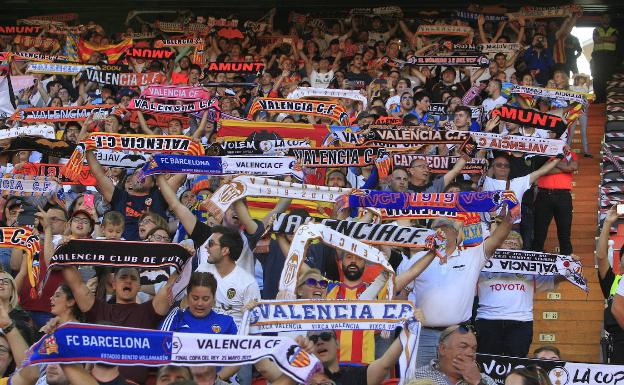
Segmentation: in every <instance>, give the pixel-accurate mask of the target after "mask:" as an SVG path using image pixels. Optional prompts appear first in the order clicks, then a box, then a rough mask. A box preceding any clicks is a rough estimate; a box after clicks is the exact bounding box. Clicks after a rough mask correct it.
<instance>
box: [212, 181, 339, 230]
mask: <svg viewBox="0 0 624 385" xmlns="http://www.w3.org/2000/svg"><path fill="white" fill-rule="evenodd" d="M350 192H351V189H349V188H340V187H326V186H314V185H307V184H299V183H292V182H282V181H278V180H274V179H267V178H260V177H249V176H237V177H236V178H234V179H232V180H231V181H230V182H229V183H226V184H224V185H222V186H221V187H219V188H218V189H217V191H215V193H214V194H212V197H211V198H210V199H207V200H205V201H203V202H202V204H201V205H200V210H205V211H208V212H209V213H210V214H211V215H212V216H214V217H215V219H216V220H217V222H220V221H221V219H223V215H224V213H225V211H226V210H227V209H228V208H229V207H230V206H231V205H232V203H234V202H235V201H237V200H239V199H242V198H244V197H247V196H255V197H281V198H294V199H305V200H311V201H318V202H332V203H333V202H335V201H336V199H338V198H339V197H340V196H341V195H342V194H348V193H350Z"/></svg>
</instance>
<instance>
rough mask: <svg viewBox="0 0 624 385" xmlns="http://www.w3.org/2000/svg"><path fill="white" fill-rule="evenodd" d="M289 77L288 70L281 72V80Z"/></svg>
mask: <svg viewBox="0 0 624 385" xmlns="http://www.w3.org/2000/svg"><path fill="white" fill-rule="evenodd" d="M289 75H290V71H288V70H283V71H282V77H283V78H287V77H288V76H289Z"/></svg>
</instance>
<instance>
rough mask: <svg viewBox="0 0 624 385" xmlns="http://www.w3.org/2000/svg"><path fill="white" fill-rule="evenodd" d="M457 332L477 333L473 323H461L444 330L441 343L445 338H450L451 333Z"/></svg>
mask: <svg viewBox="0 0 624 385" xmlns="http://www.w3.org/2000/svg"><path fill="white" fill-rule="evenodd" d="M455 332H459V334H467V333H472V334H476V333H475V329H474V327H473V326H472V325H470V324H459V325H457V327H455V328H452V329H447V330H445V331H444V332H442V334H441V335H440V342H439V343H442V342H444V340H446V339H447V338H449V336H450V335H451V334H453V333H455Z"/></svg>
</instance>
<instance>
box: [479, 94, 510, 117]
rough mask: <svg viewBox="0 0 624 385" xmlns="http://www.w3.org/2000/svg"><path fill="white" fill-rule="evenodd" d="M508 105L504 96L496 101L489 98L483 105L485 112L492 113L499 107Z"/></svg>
mask: <svg viewBox="0 0 624 385" xmlns="http://www.w3.org/2000/svg"><path fill="white" fill-rule="evenodd" d="M505 103H507V99H505V98H504V97H503V96H502V95H501V96H499V97H498V98H496V99H492V98H487V99H485V100H484V101H483V103H481V105H482V106H483V110H484V112H486V113H487V112H490V111H492V110H493V109H495V108H496V107H497V106H500V105H502V104H505Z"/></svg>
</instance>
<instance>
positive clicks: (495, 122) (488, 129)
mask: <svg viewBox="0 0 624 385" xmlns="http://www.w3.org/2000/svg"><path fill="white" fill-rule="evenodd" d="M499 124H500V115H496V116H495V117H493V118H492V119H490V120H488V121H487V123H486V124H485V131H486V132H492V131H493V130H494V128H495V127H496V126H498V125H499Z"/></svg>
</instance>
